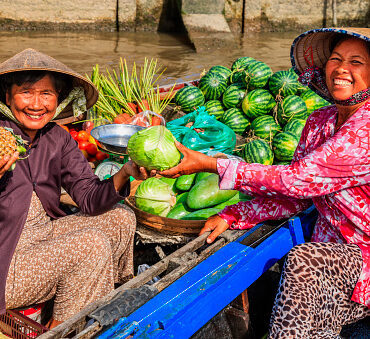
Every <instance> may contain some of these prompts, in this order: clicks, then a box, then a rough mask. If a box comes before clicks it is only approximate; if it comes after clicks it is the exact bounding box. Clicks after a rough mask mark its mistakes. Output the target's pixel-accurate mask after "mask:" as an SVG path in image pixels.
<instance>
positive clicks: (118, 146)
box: [90, 124, 145, 154]
mask: <svg viewBox="0 0 370 339" xmlns="http://www.w3.org/2000/svg"><path fill="white" fill-rule="evenodd" d="M143 129H145V127H142V126H137V125H125V124H110V125H102V126H98V127H95V128H93V129H92V130H91V133H90V134H91V136H92V137H93V138H94V139H95V140H97V141H98V142H99V143H100V144H101V148H104V149H105V150H107V151H108V152H113V153H116V154H127V153H126V152H127V143H128V141H129V139H130V138H131V136H132V135H133V134H135V133H136V132H138V131H141V130H143Z"/></svg>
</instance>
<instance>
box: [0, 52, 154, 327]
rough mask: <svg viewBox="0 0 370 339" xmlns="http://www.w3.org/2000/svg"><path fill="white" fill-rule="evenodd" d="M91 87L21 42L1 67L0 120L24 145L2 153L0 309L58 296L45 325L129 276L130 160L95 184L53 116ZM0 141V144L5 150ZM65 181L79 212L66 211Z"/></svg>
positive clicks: (73, 106)
mask: <svg viewBox="0 0 370 339" xmlns="http://www.w3.org/2000/svg"><path fill="white" fill-rule="evenodd" d="M97 98H98V92H97V90H96V88H95V87H94V86H93V84H92V83H91V82H90V81H88V80H87V79H85V78H84V77H82V76H81V75H79V74H77V73H75V72H74V71H73V70H71V69H69V68H68V67H67V66H65V65H64V64H62V63H60V62H58V61H57V60H55V59H53V58H51V57H49V56H47V55H44V54H42V53H40V52H37V51H35V50H33V49H27V50H24V51H23V52H21V53H19V54H17V55H15V56H13V57H12V58H10V59H9V60H7V61H5V62H3V63H2V64H0V126H1V127H6V128H11V129H12V130H13V132H14V134H15V135H19V136H21V137H22V139H23V140H24V141H25V142H26V146H25V147H26V154H25V156H23V158H24V159H23V160H19V161H17V163H16V166H15V168H14V169H13V170H12V171H9V169H10V167H11V166H12V165H13V164H14V162H15V161H16V160H17V158H18V156H19V153H18V152H15V153H14V154H10V155H6V156H4V157H1V159H0V258H1V260H0V313H3V312H4V311H5V309H12V308H19V307H24V306H29V305H32V304H36V303H42V302H44V301H46V300H49V299H51V298H54V309H53V317H52V319H51V321H50V322H49V326H50V328H52V327H54V326H55V325H57V324H59V323H60V322H63V321H64V320H66V319H68V318H69V317H71V316H72V315H73V314H75V313H77V312H78V311H79V310H81V308H83V307H84V306H85V305H87V304H88V303H90V302H93V301H95V300H97V299H99V298H101V297H102V296H104V295H106V294H107V293H109V292H110V291H111V290H112V289H113V288H114V283H122V282H124V281H125V280H127V279H128V278H130V277H132V273H133V272H132V268H133V263H132V261H133V237H134V232H135V226H136V221H135V216H134V214H133V212H132V211H131V210H130V209H129V208H127V207H126V206H124V205H122V204H117V203H118V202H119V201H120V200H122V199H123V198H124V197H125V196H127V195H128V194H129V189H130V187H129V177H130V176H133V177H135V178H137V179H145V178H146V177H147V175H148V174H147V172H146V171H145V170H144V169H143V168H141V169H139V168H138V167H137V166H136V165H135V164H133V163H132V162H128V163H127V164H125V165H124V166H123V167H122V169H121V170H120V171H119V172H118V173H117V174H115V175H114V176H113V177H111V178H110V179H108V180H104V181H100V180H99V178H98V177H97V176H95V175H94V173H93V172H92V170H91V167H90V166H89V164H88V162H87V160H86V159H85V158H84V156H83V154H82V153H81V151H80V150H79V149H78V147H77V143H76V142H75V141H74V140H73V139H72V137H71V136H70V135H69V133H68V132H67V131H65V130H64V129H63V128H61V127H60V126H59V125H57V124H56V123H54V122H52V120H53V119H55V118H56V117H58V116H59V117H60V116H62V117H68V116H70V115H72V114H74V115H79V114H81V113H83V112H85V111H86V109H88V108H90V107H91V106H93V105H94V103H95V102H96V100H97ZM2 146H3V145H0V147H2ZM61 187H63V188H64V189H65V190H66V191H67V192H68V193H69V194H70V195H71V196H72V198H73V200H74V201H75V202H76V203H77V204H78V206H79V208H80V212H79V213H77V214H74V215H69V216H66V213H65V211H63V210H62V209H61V208H60V206H59V201H60V192H61Z"/></svg>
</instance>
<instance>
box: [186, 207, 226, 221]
mask: <svg viewBox="0 0 370 339" xmlns="http://www.w3.org/2000/svg"><path fill="white" fill-rule="evenodd" d="M220 211H221V210H220V209H219V208H212V207H211V208H203V209H200V210H197V211H194V212H191V213H189V214H188V215H185V216H184V217H182V218H181V219H182V220H207V219H208V218H209V217H210V216H212V215H215V214H217V213H218V212H220Z"/></svg>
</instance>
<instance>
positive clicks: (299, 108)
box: [277, 95, 307, 126]
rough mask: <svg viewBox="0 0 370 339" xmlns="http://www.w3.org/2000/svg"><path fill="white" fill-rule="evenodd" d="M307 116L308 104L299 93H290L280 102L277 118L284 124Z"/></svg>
mask: <svg viewBox="0 0 370 339" xmlns="http://www.w3.org/2000/svg"><path fill="white" fill-rule="evenodd" d="M306 117H307V106H306V104H305V102H304V101H303V99H302V98H300V97H299V96H297V95H288V96H287V97H286V98H285V99H284V100H283V101H282V102H281V103H279V104H278V110H277V120H278V121H279V124H280V125H282V126H284V125H285V124H286V123H287V122H289V121H290V120H292V119H303V120H305V119H306Z"/></svg>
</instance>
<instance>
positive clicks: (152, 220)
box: [125, 196, 206, 235]
mask: <svg viewBox="0 0 370 339" xmlns="http://www.w3.org/2000/svg"><path fill="white" fill-rule="evenodd" d="M125 202H126V204H127V205H128V206H129V207H130V208H131V209H132V210H133V211H134V212H135V215H136V222H137V224H140V225H142V226H144V227H147V228H150V229H152V230H157V231H158V232H162V233H167V234H187V235H190V234H191V235H196V234H198V233H199V232H200V230H201V229H202V228H203V226H204V224H205V222H206V220H178V219H171V218H165V217H160V216H158V215H154V214H150V213H147V212H144V211H142V210H139V209H138V208H137V207H136V205H135V197H133V196H129V197H127V198H126V199H125Z"/></svg>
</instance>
